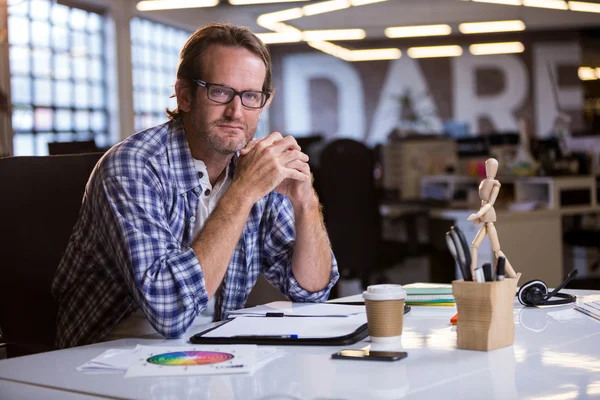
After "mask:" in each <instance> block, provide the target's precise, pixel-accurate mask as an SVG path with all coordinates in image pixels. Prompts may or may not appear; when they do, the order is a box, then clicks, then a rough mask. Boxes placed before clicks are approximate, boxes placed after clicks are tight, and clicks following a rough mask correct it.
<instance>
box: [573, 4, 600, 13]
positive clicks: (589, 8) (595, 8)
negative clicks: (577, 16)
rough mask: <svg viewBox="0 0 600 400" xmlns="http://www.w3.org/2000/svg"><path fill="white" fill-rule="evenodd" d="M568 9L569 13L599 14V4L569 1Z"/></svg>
mask: <svg viewBox="0 0 600 400" xmlns="http://www.w3.org/2000/svg"><path fill="white" fill-rule="evenodd" d="M569 9H570V10H571V11H581V12H589V13H600V3H589V2H587V1H569Z"/></svg>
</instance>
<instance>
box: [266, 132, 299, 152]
mask: <svg viewBox="0 0 600 400" xmlns="http://www.w3.org/2000/svg"><path fill="white" fill-rule="evenodd" d="M271 147H272V148H273V150H274V151H275V153H276V154H278V153H283V152H284V151H286V150H298V151H300V150H301V149H300V146H299V145H298V142H296V139H295V138H294V137H293V136H286V137H284V138H282V139H281V140H278V141H276V142H274V143H273V145H272V146H271Z"/></svg>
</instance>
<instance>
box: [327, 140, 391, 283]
mask: <svg viewBox="0 0 600 400" xmlns="http://www.w3.org/2000/svg"><path fill="white" fill-rule="evenodd" d="M374 163H375V158H374V154H373V151H372V150H371V149H369V148H368V147H367V146H366V145H364V144H363V143H360V142H357V141H354V140H351V139H340V140H335V141H332V142H331V143H329V144H328V145H327V146H326V147H325V148H324V149H323V151H322V153H321V160H320V169H319V176H320V182H319V190H318V191H319V196H320V200H321V202H322V204H323V208H324V215H325V225H326V226H327V232H328V234H329V238H330V240H331V245H332V248H333V252H334V254H335V256H336V258H337V261H338V265H339V269H340V273H341V275H342V276H345V277H349V278H363V277H364V275H365V273H368V272H369V271H372V269H373V268H374V267H375V263H376V258H377V248H378V245H379V243H380V240H381V221H380V216H379V210H378V199H377V194H376V188H375V180H374V176H373V170H374V165H375V164H374Z"/></svg>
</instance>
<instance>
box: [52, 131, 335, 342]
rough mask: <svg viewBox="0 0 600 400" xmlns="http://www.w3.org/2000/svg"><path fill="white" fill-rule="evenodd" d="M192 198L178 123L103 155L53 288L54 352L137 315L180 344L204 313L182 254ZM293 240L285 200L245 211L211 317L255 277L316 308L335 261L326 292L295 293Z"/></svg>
mask: <svg viewBox="0 0 600 400" xmlns="http://www.w3.org/2000/svg"><path fill="white" fill-rule="evenodd" d="M236 159H237V158H236V157H234V158H233V160H232V168H230V173H231V174H233V173H234V170H235V161H236ZM232 176H233V175H232ZM201 193H202V187H201V184H200V179H199V177H198V173H197V171H196V169H195V167H194V163H193V159H192V155H191V152H190V149H189V147H188V143H187V140H186V137H185V133H184V130H183V125H182V123H181V122H180V121H179V120H176V121H171V122H167V123H165V124H162V125H159V126H156V127H154V128H151V129H148V130H145V131H142V132H139V133H137V134H135V135H133V136H131V137H129V138H128V139H126V140H124V141H123V142H121V143H120V144H118V145H116V146H114V147H113V148H112V149H111V150H109V151H108V152H107V154H106V155H105V156H104V157H103V158H102V159H101V160H100V162H99V163H98V165H97V166H96V168H95V169H94V171H93V173H92V175H91V177H90V180H89V182H88V184H87V187H86V190H85V195H84V198H83V204H82V208H81V212H80V215H79V220H78V222H77V224H76V225H75V228H74V230H73V233H72V235H71V238H70V240H69V244H68V246H67V249H66V252H65V254H64V256H63V258H62V260H61V263H60V265H59V267H58V270H57V272H56V275H55V277H54V282H53V284H52V293H53V295H54V297H55V298H56V299H57V301H58V306H59V308H58V318H57V339H56V344H57V346H58V347H60V348H63V347H71V346H77V345H83V344H88V343H94V342H97V341H99V340H101V339H102V338H103V337H104V336H106V335H107V334H108V333H109V332H110V331H111V329H112V328H113V327H114V326H115V325H117V323H118V322H119V321H121V320H122V319H123V318H126V317H127V316H128V315H129V314H131V313H132V312H133V311H134V310H136V309H138V307H139V308H141V310H142V311H143V312H144V313H145V315H146V316H147V318H148V320H149V322H150V323H151V324H152V326H153V327H154V329H156V331H158V332H159V333H160V334H162V335H163V336H165V337H166V338H178V337H181V336H182V335H184V334H185V332H186V329H187V328H188V327H189V326H190V324H191V323H192V322H193V320H194V318H195V317H196V316H197V315H198V314H200V313H201V312H202V311H203V310H204V309H205V308H206V306H207V303H208V297H207V293H206V287H205V281H204V273H203V271H202V266H201V265H200V263H199V262H198V259H197V258H196V254H195V253H194V251H193V250H192V249H191V247H190V244H191V243H192V240H193V237H192V231H193V228H194V221H195V215H196V210H197V209H198V203H199V201H200V195H201ZM294 237H295V230H294V213H293V209H292V206H291V203H290V202H289V200H288V199H287V197H285V196H283V195H280V194H278V193H275V192H271V193H269V194H268V195H267V196H265V197H264V198H262V199H261V200H259V201H258V202H257V203H256V204H254V206H253V207H252V210H251V212H250V215H249V217H248V220H247V221H246V225H245V227H244V230H243V233H242V235H241V237H240V240H239V242H238V244H237V246H236V248H235V251H234V253H233V257H232V258H231V261H230V264H229V267H228V269H227V272H226V275H225V278H224V280H223V283H222V285H221V287H220V288H219V291H218V294H217V309H216V314H217V315H226V312H227V311H230V310H235V309H239V308H242V307H243V306H244V304H245V302H246V299H247V298H248V294H249V293H250V290H251V289H252V288H253V286H254V284H255V283H256V280H257V278H258V276H259V274H260V273H261V272H262V273H263V274H264V275H265V277H266V278H267V280H268V281H269V282H270V283H272V284H273V285H274V286H275V287H277V288H279V289H280V290H281V292H282V293H283V294H284V295H286V296H287V297H288V298H289V299H290V300H292V301H298V302H309V301H310V302H320V301H325V300H326V299H327V297H328V296H329V292H330V290H331V287H332V286H333V285H334V284H335V282H336V281H337V279H338V277H339V274H338V270H337V264H336V261H335V258H333V255H332V270H331V278H330V282H329V285H328V286H327V287H326V288H325V289H324V290H322V291H320V292H315V293H310V292H308V291H306V290H304V289H303V288H302V287H301V286H300V285H299V284H298V282H297V281H296V279H295V278H294V275H293V273H292V268H291V259H292V252H293V248H294Z"/></svg>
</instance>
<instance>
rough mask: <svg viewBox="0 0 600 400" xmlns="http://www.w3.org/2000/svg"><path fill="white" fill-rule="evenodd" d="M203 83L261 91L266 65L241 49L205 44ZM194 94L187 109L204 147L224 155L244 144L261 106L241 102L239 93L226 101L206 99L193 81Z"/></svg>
mask: <svg viewBox="0 0 600 400" xmlns="http://www.w3.org/2000/svg"><path fill="white" fill-rule="evenodd" d="M201 58H202V61H201V62H202V63H203V68H202V71H203V76H198V77H195V78H196V79H201V80H203V81H205V82H209V83H213V84H219V85H224V86H229V87H232V88H234V89H235V90H237V91H240V92H241V91H243V90H256V91H261V90H262V85H263V82H264V80H265V75H266V67H265V64H264V63H263V61H262V60H261V59H260V58H259V57H258V56H256V55H254V54H253V53H251V52H250V51H248V50H246V49H244V48H237V47H223V46H218V45H212V46H209V47H208V48H207V49H206V51H205V52H204V54H203V55H202V57H201ZM193 85H194V86H195V87H194V86H192V90H194V91H195V93H196V96H195V99H194V100H193V102H192V104H191V108H190V113H189V114H190V122H191V126H192V129H193V134H194V135H196V136H197V138H198V139H200V140H201V141H202V142H203V143H204V145H206V146H208V148H207V150H209V149H210V150H212V151H215V152H217V153H219V154H223V155H228V154H232V153H235V152H236V151H238V150H240V149H243V148H244V147H246V144H248V142H249V141H250V140H252V138H253V137H254V134H255V132H256V127H257V126H258V120H259V118H260V114H261V112H262V109H250V108H246V107H244V106H243V105H242V103H241V99H240V97H239V96H235V97H234V98H233V100H232V101H231V102H230V103H228V104H219V103H215V102H213V101H212V100H210V99H209V98H208V96H207V89H206V88H204V87H201V86H198V85H196V84H193Z"/></svg>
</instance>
